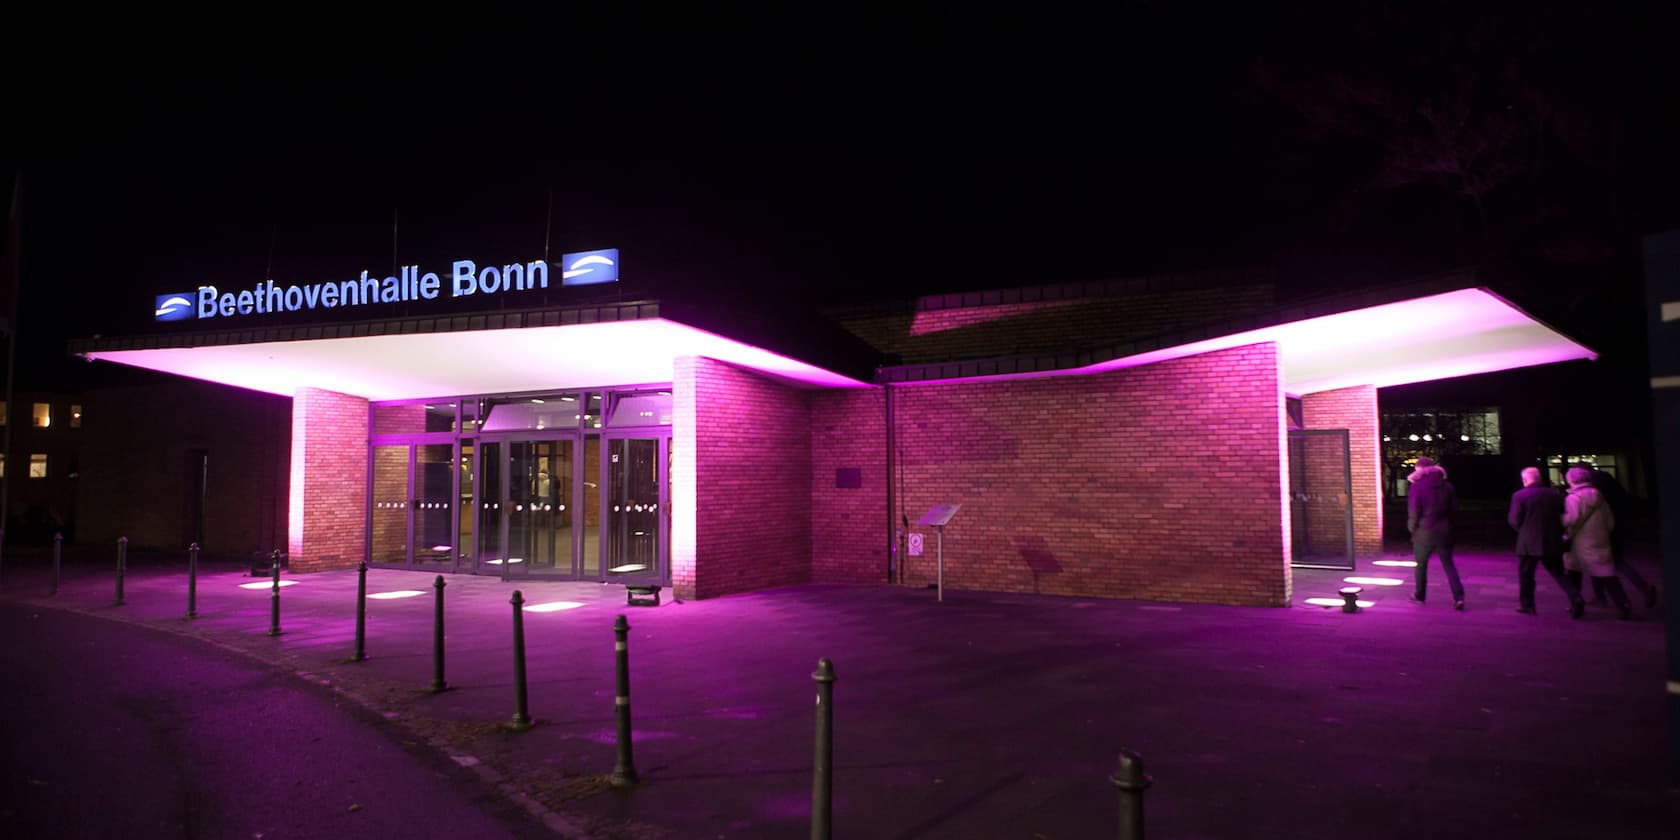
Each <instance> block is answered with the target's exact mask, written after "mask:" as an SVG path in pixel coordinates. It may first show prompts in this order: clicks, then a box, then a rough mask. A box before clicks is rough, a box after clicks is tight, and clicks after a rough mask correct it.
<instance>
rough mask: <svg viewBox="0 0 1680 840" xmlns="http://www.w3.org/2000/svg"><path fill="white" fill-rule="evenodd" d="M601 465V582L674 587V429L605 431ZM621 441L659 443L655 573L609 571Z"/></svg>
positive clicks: (657, 448) (602, 438)
mask: <svg viewBox="0 0 1680 840" xmlns="http://www.w3.org/2000/svg"><path fill="white" fill-rule="evenodd" d="M600 437H601V464H600V473H599V476H598V478H597V481H598V483H599V485H600V487H599V488H598V489H599V490H600V493H601V498H600V501H599V504H600V505H601V536H600V539H599V540H598V541H597V542H598V543H599V550H600V553H601V558H600V566H601V581H602V582H603V583H617V584H652V585H656V586H670V585H671V440H672V434H671V427H670V426H632V427H620V428H615V429H610V430H609V429H602V430H601V432H600ZM618 440H652V441H654V442H655V446H654V453H655V460H656V462H657V465H658V468H657V470H656V476H657V477H656V478H655V481H656V482H657V483H658V485H659V515H658V517H657V518H656V520H655V521H656V522H657V523H658V534H657V543H656V545H655V548H654V570H653V571H652V572H651V573H647V574H620V575H609V573H608V571H607V556H608V551H609V545H610V544H609V540H610V538H611V534H610V529H608V528H607V516H608V515H609V514H610V513H611V510H610V509H609V505H610V502H611V495H612V475H611V473H610V468H611V466H612V457H611V454H612V442H613V441H618Z"/></svg>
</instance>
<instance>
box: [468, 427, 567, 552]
mask: <svg viewBox="0 0 1680 840" xmlns="http://www.w3.org/2000/svg"><path fill="white" fill-rule="evenodd" d="M583 438H584V434H583V433H582V431H580V430H573V429H560V430H548V429H544V430H540V431H539V430H536V429H519V430H512V431H506V432H490V433H487V434H486V433H481V434H478V435H474V436H473V437H472V438H471V442H472V444H473V488H474V490H475V492H476V491H477V489H478V488H481V487H484V486H485V485H484V445H485V444H487V443H489V444H495V445H496V451H497V459H498V460H499V461H500V462H501V463H500V465H499V470H498V486H497V488H496V493H497V498H498V499H499V500H500V501H501V503H502V504H503V507H502V508H499V510H500V513H499V514H498V515H497V517H496V529H497V533H496V538H497V540H498V542H497V545H500V546H501V547H502V553H503V554H504V555H505V554H507V552H508V537H509V526H508V519H507V508H506V503H507V499H508V490H509V488H510V485H509V482H510V481H511V480H512V476H511V474H510V470H509V469H508V465H509V463H510V462H511V460H512V457H513V455H512V449H511V447H510V446H509V444H514V443H541V442H545V441H546V442H559V441H570V442H571V444H572V462H573V464H574V466H573V467H572V475H571V478H570V479H568V480H569V481H571V483H572V499H573V503H572V506H571V507H572V509H571V510H569V511H566V513H567V514H568V515H569V516H570V517H571V520H572V527H571V535H572V551H571V557H572V567H571V571H570V572H567V573H564V574H561V573H559V572H556V573H555V574H552V575H543V576H541V577H538V578H535V579H537V580H582V579H583V577H582V572H583V536H584V534H583V530H584V529H583V526H582V524H581V522H580V521H579V516H580V514H581V513H582V506H581V505H580V504H579V501H578V500H581V499H582V498H583V496H582V493H583V491H584V481H583V478H584V476H583V472H584V466H583V465H584V444H583ZM456 457H457V458H459V457H460V455H459V453H457V455H456ZM480 502H481V498H480V497H474V499H473V507H474V513H475V515H476V513H477V510H478V505H479V504H480ZM483 538H484V528H483V526H482V524H479V525H478V526H476V527H474V528H473V546H472V557H473V564H472V570H471V574H475V575H483V574H486V572H484V571H483V570H482V569H480V567H479V555H480V554H482V551H481V549H480V543H481V541H482V540H483ZM502 560H503V563H502V564H501V569H499V570H498V572H497V575H498V576H499V577H501V579H502V580H504V581H511V580H512V579H513V575H512V574H511V573H510V571H511V570H510V567H511V565H512V564H510V563H508V562H506V560H507V558H506V557H505V556H504V557H503V558H502ZM526 578H529V576H528V575H527V576H526ZM522 579H524V578H522Z"/></svg>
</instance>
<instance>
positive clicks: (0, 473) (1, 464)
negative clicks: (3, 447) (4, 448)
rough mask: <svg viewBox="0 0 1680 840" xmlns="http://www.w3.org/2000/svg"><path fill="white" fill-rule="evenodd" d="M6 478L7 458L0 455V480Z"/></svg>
mask: <svg viewBox="0 0 1680 840" xmlns="http://www.w3.org/2000/svg"><path fill="white" fill-rule="evenodd" d="M5 477H6V456H4V455H0V478H5Z"/></svg>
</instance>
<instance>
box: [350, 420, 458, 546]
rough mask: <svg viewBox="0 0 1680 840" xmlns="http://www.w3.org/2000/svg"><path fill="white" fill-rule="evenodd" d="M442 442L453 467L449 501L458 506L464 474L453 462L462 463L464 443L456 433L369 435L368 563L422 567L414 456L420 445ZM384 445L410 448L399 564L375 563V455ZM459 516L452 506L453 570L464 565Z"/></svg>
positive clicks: (366, 490)
mask: <svg viewBox="0 0 1680 840" xmlns="http://www.w3.org/2000/svg"><path fill="white" fill-rule="evenodd" d="M441 444H448V445H449V448H450V465H451V469H450V471H449V473H450V475H449V499H450V502H449V503H450V504H451V505H459V504H460V503H461V502H460V499H461V473H460V470H458V469H454V465H456V464H459V463H461V442H460V441H459V440H458V439H456V437H455V433H454V432H416V433H413V434H397V435H378V436H377V437H370V438H369V439H368V445H367V455H366V457H367V483H366V489H365V493H366V498H367V513H366V515H365V516H364V517H363V523H362V527H363V533H365V534H367V539H366V540H365V543H366V545H365V546H364V548H363V552H364V556H363V559H364V560H366V561H367V563H368V565H369V566H376V565H377V566H379V567H383V568H392V567H400V568H403V569H411V570H412V569H415V568H419V567H416V566H415V565H414V552H415V548H416V545H417V540H416V539H415V536H414V525H415V516H414V514H415V511H416V510H418V508H417V507H416V506H417V505H418V503H419V499H418V498H416V496H415V492H414V489H415V488H414V478H415V476H414V465H415V458H416V455H417V452H418V448H419V447H421V446H438V445H441ZM383 446H403V447H407V449H408V458H407V460H406V461H405V467H404V479H403V481H404V491H403V492H404V501H405V504H404V506H403V507H404V522H403V535H404V536H403V542H404V543H405V544H406V547H407V551H406V552H405V556H404V559H403V562H402V563H401V565H400V566H399V565H398V564H397V563H388V562H387V563H375V562H374V559H373V516H374V514H373V511H374V504H375V499H374V470H375V468H376V466H377V464H378V461H377V459H376V458H375V457H374V455H375V453H376V452H377V451H378V450H379V448H380V447H383ZM458 515H459V511H455V510H453V509H452V510H451V516H450V524H449V544H450V554H452V555H453V556H452V557H451V558H450V564H449V568H450V571H451V572H453V571H455V570H456V569H458V568H460V564H461V558H460V550H459V548H458V546H459V545H460V543H461V527H460V522H459V520H458V518H457V517H458ZM431 568H436V567H435V566H434V567H431Z"/></svg>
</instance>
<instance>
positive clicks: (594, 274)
mask: <svg viewBox="0 0 1680 840" xmlns="http://www.w3.org/2000/svg"><path fill="white" fill-rule="evenodd" d="M617 280H618V249H617V248H607V249H604V250H601V251H579V252H577V253H575V254H561V255H560V285H562V286H591V285H594V284H596V283H613V282H616V281H617Z"/></svg>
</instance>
